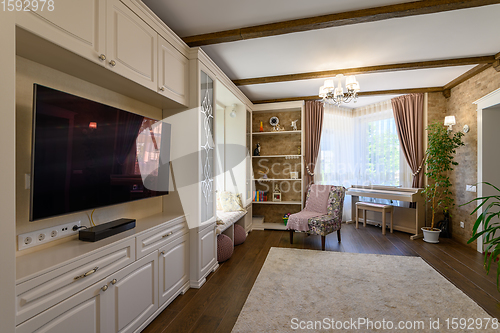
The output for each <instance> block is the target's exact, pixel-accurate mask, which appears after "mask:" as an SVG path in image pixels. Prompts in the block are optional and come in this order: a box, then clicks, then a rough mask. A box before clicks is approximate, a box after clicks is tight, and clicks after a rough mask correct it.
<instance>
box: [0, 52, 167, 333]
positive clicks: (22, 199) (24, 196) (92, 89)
mask: <svg viewBox="0 0 500 333" xmlns="http://www.w3.org/2000/svg"><path fill="white" fill-rule="evenodd" d="M2 80H3V79H2ZM33 83H39V84H42V85H45V86H48V87H51V88H54V89H59V90H62V91H65V92H68V93H71V94H75V95H78V96H82V97H84V98H88V99H92V100H95V101H97V102H101V103H105V104H107V105H111V106H114V107H117V108H120V109H124V110H127V111H131V112H134V113H138V114H141V115H144V116H148V117H151V118H155V119H161V118H162V110H161V109H158V108H155V107H152V106H150V105H147V104H144V103H142V102H139V101H137V100H134V99H131V98H129V97H126V96H123V95H120V94H117V93H115V92H113V91H110V90H107V89H104V88H102V87H99V86H96V85H94V84H91V83H88V82H86V81H83V80H80V79H77V78H75V77H73V76H70V75H67V74H64V73H62V72H59V71H56V70H54V69H51V68H49V67H46V66H42V65H40V64H38V63H35V62H32V61H30V60H27V59H24V58H21V57H17V70H16V229H17V230H16V231H17V232H16V233H17V234H21V233H25V232H30V231H33V230H38V229H43V228H47V227H51V226H54V225H59V224H64V223H67V222H72V221H79V220H80V221H82V224H84V225H89V215H90V211H86V212H81V213H75V214H70V215H65V216H61V217H56V218H50V219H45V220H40V221H37V222H29V220H28V219H29V192H30V191H29V190H27V189H25V188H24V175H25V174H27V173H30V164H31V162H30V161H31V126H32V99H33ZM12 94H13V93H12ZM2 120H3V122H2V124H5V123H10V124H12V123H13V121H12V122H9V121H7V120H6V119H5V118H2ZM2 134H3V133H2ZM2 141H4V140H2ZM2 155H3V156H5V154H2ZM5 192H6V193H9V194H10V193H12V191H5ZM161 211H162V199H161V197H159V198H152V199H144V200H139V201H135V202H131V203H126V204H120V205H114V206H110V207H104V208H99V209H97V210H96V211H95V213H94V216H93V217H94V221H95V222H96V223H97V224H99V223H104V222H108V221H110V220H113V219H117V218H121V217H127V218H141V217H144V216H148V215H152V214H155V213H158V212H161ZM37 248H40V247H35V248H32V249H28V250H25V251H21V252H17V254H18V255H19V254H24V253H27V252H28V251H29V252H31V251H35V250H37ZM2 332H3V331H2Z"/></svg>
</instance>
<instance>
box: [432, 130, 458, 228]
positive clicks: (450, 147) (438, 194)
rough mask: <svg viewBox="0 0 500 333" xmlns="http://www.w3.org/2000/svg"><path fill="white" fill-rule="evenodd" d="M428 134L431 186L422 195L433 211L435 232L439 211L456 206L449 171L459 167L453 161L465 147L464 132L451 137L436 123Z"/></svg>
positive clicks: (446, 210) (445, 210)
mask: <svg viewBox="0 0 500 333" xmlns="http://www.w3.org/2000/svg"><path fill="white" fill-rule="evenodd" d="M426 130H427V132H428V134H427V137H428V143H427V150H426V152H425V153H426V154H427V161H426V167H427V172H426V173H425V175H426V176H427V177H428V179H429V184H428V185H427V186H426V187H425V189H424V191H423V192H422V194H423V195H424V196H425V198H426V201H427V202H428V203H429V204H430V207H431V211H432V221H431V229H430V230H434V225H435V216H436V213H437V212H438V210H439V209H443V210H444V212H448V211H449V210H450V208H451V207H453V206H454V202H453V201H454V200H453V198H452V197H451V195H452V192H451V191H450V186H451V182H450V177H449V176H448V171H451V170H453V168H452V166H454V165H458V162H455V161H454V160H453V159H454V157H455V153H456V149H457V148H458V147H460V146H463V145H464V143H463V142H462V136H463V135H464V134H463V133H462V132H456V133H455V134H453V135H450V134H449V133H448V131H447V129H446V127H444V126H443V125H442V124H441V123H434V124H431V125H429V126H428V127H427V128H426Z"/></svg>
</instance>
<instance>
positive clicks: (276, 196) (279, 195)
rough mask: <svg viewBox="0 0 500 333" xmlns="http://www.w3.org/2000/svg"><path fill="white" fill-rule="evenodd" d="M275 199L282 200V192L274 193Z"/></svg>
mask: <svg viewBox="0 0 500 333" xmlns="http://www.w3.org/2000/svg"><path fill="white" fill-rule="evenodd" d="M273 201H281V193H273Z"/></svg>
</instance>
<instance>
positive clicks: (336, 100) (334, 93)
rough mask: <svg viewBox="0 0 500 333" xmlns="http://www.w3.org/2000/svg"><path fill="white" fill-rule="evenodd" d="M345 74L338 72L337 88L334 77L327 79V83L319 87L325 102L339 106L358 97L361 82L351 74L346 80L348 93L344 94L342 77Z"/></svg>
mask: <svg viewBox="0 0 500 333" xmlns="http://www.w3.org/2000/svg"><path fill="white" fill-rule="evenodd" d="M343 77H344V75H342V74H338V75H337V76H335V78H336V79H337V81H338V84H337V88H335V85H334V83H333V79H328V80H325V84H324V85H322V86H321V87H320V88H319V97H321V98H323V103H325V104H326V103H328V104H335V105H337V106H339V105H340V104H342V103H349V102H351V101H352V100H354V103H356V99H357V98H358V91H359V83H358V81H356V78H355V77H354V75H349V76H348V77H346V80H345V87H346V89H347V93H345V94H344V89H343V88H342V83H341V81H342V78H343Z"/></svg>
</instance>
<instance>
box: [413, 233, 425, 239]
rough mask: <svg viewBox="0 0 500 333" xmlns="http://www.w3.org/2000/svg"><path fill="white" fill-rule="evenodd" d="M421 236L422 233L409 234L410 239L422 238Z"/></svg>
mask: <svg viewBox="0 0 500 333" xmlns="http://www.w3.org/2000/svg"><path fill="white" fill-rule="evenodd" d="M423 237H424V234H416V235H413V236H410V239H411V240H415V239H419V238H423Z"/></svg>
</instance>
